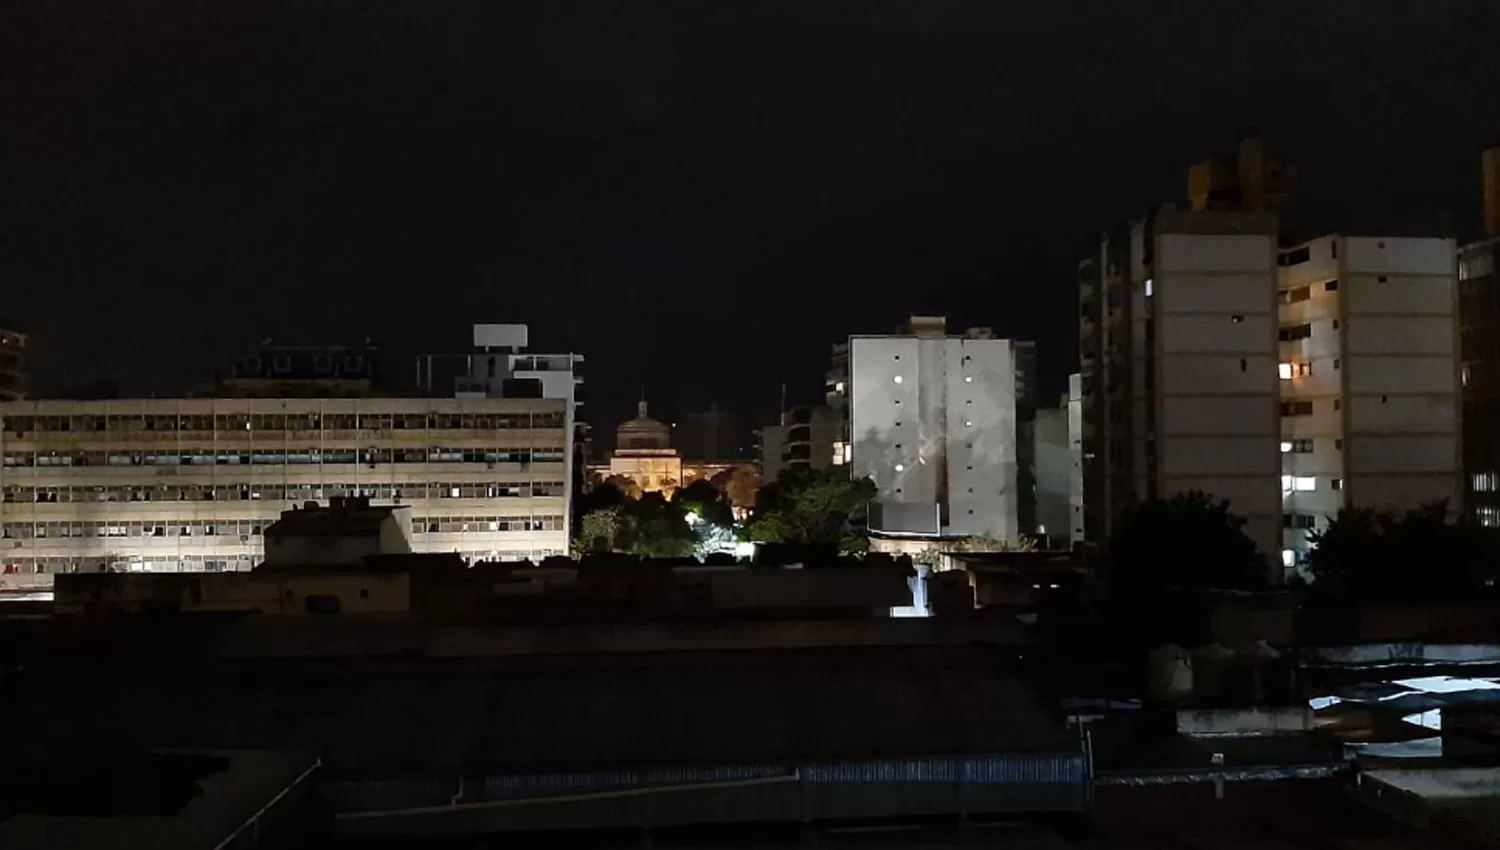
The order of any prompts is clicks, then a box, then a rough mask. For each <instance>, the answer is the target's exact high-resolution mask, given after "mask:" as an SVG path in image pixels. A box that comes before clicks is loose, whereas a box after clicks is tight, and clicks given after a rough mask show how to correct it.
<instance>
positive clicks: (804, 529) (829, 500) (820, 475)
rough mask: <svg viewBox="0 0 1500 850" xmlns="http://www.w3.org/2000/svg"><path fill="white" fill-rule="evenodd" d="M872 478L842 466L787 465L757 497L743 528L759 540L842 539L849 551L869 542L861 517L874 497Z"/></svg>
mask: <svg viewBox="0 0 1500 850" xmlns="http://www.w3.org/2000/svg"><path fill="white" fill-rule="evenodd" d="M875 493H876V490H875V484H874V482H872V481H871V480H870V479H868V478H858V479H852V480H851V479H850V478H848V477H846V473H845V472H844V471H843V470H842V469H834V470H827V471H820V470H814V469H803V468H797V469H788V470H783V471H782V472H781V474H780V475H778V476H777V477H776V480H775V481H774V482H772V483H770V484H767V485H766V486H764V487H762V488H760V490H759V491H758V492H757V493H756V496H755V514H754V516H753V517H752V518H751V521H750V523H749V524H748V525H747V526H746V528H745V536H746V538H747V539H749V540H751V541H754V542H757V543H802V544H810V543H820V544H838V545H839V546H840V547H841V548H842V549H844V550H845V551H853V550H859V549H861V548H863V547H864V546H866V545H867V535H866V532H865V528H864V523H863V517H864V514H865V510H866V506H867V505H868V503H869V501H870V500H871V499H873V498H875Z"/></svg>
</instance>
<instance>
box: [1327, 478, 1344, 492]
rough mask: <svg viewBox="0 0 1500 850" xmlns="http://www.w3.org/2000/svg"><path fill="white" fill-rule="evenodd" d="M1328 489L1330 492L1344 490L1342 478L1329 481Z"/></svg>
mask: <svg viewBox="0 0 1500 850" xmlns="http://www.w3.org/2000/svg"><path fill="white" fill-rule="evenodd" d="M1328 489H1330V490H1342V489H1344V479H1342V478H1335V479H1333V480H1332V481H1329V482H1328Z"/></svg>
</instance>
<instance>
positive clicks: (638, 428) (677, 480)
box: [607, 399, 683, 496]
mask: <svg viewBox="0 0 1500 850" xmlns="http://www.w3.org/2000/svg"><path fill="white" fill-rule="evenodd" d="M607 474H608V476H610V477H614V476H619V477H622V478H628V479H630V480H631V481H634V482H635V483H636V484H637V485H638V486H639V487H640V488H641V491H642V492H644V493H662V494H663V495H666V496H671V495H672V493H673V492H674V491H675V490H676V489H677V488H678V487H679V486H680V485H681V484H682V483H683V481H682V457H681V456H680V455H678V454H677V450H676V449H674V448H672V429H671V427H670V426H668V425H667V424H666V423H665V422H658V421H657V420H655V419H652V418H651V417H650V416H649V415H647V413H646V401H645V399H642V400H641V402H640V404H639V405H637V408H636V417H635V418H634V419H631V420H629V421H626V422H622V423H620V427H619V428H617V429H615V451H614V453H613V454H611V455H610V457H609V471H608V473H607Z"/></svg>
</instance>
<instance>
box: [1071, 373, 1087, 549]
mask: <svg viewBox="0 0 1500 850" xmlns="http://www.w3.org/2000/svg"><path fill="white" fill-rule="evenodd" d="M1083 493H1084V489H1083V390H1082V385H1081V376H1080V375H1078V374H1073V375H1069V376H1068V540H1069V542H1070V543H1072V544H1073V545H1075V546H1076V545H1078V544H1080V543H1082V542H1083V539H1084V525H1083V512H1084V504H1083Z"/></svg>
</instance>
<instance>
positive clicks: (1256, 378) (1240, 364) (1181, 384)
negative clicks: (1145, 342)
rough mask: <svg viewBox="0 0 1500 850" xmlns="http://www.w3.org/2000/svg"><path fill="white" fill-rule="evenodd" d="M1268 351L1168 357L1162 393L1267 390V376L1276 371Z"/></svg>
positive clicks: (1163, 372) (1256, 391)
mask: <svg viewBox="0 0 1500 850" xmlns="http://www.w3.org/2000/svg"><path fill="white" fill-rule="evenodd" d="M1276 365H1277V364H1276V361H1275V360H1274V359H1272V357H1271V356H1270V355H1269V354H1263V355H1248V356H1243V355H1239V354H1228V355H1217V354H1215V355H1210V354H1205V355H1202V356H1199V357H1170V358H1166V359H1164V360H1163V362H1162V375H1161V387H1162V392H1163V393H1165V394H1167V395H1169V396H1173V395H1198V394H1209V395H1222V394H1226V393H1257V394H1264V393H1265V392H1266V385H1267V376H1268V375H1275V374H1276Z"/></svg>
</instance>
